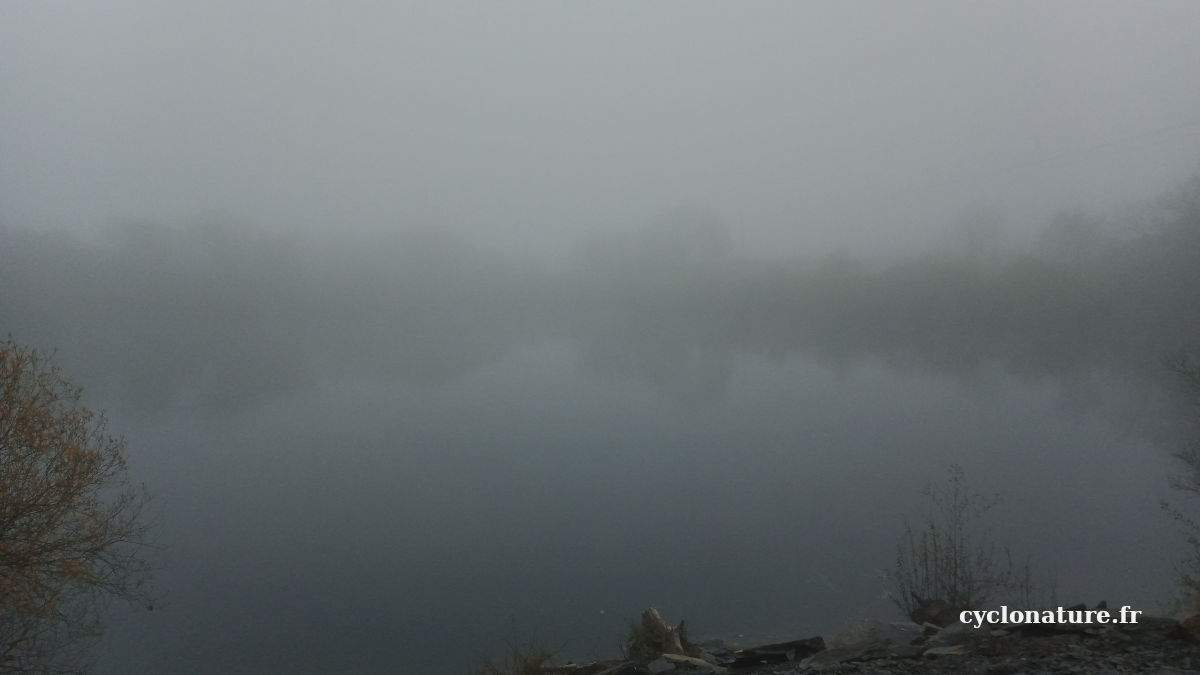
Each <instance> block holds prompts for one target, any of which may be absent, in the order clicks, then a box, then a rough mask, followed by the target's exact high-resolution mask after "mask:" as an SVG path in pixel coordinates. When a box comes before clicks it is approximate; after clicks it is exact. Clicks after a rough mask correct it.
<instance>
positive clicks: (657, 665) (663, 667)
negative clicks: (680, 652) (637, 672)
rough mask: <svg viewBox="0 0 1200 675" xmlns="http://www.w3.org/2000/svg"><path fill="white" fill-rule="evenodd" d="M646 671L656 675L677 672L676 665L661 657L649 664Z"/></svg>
mask: <svg viewBox="0 0 1200 675" xmlns="http://www.w3.org/2000/svg"><path fill="white" fill-rule="evenodd" d="M646 670H648V671H650V672H651V673H654V675H658V674H659V673H669V672H671V671H672V670H675V664H673V663H671V662H670V661H668V660H667V659H666V658H665V657H662V656H660V657H658V658H657V659H654V660H653V661H651V662H650V663H647V664H646Z"/></svg>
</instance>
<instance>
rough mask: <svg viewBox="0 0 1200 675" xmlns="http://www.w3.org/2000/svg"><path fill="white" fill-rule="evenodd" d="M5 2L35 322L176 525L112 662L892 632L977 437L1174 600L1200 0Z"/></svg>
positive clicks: (1125, 565) (991, 467)
mask: <svg viewBox="0 0 1200 675" xmlns="http://www.w3.org/2000/svg"><path fill="white" fill-rule="evenodd" d="M0 15H2V19H0V336H2V335H5V334H9V333H11V334H12V335H13V337H14V339H16V340H17V341H18V342H21V343H23V344H28V345H30V346H34V347H37V348H40V349H48V350H53V349H57V350H58V351H57V352H56V358H57V360H58V361H59V362H61V364H62V365H63V367H64V370H65V372H66V373H67V374H68V376H69V377H70V378H71V379H72V380H73V381H75V382H76V383H78V384H80V385H82V386H84V387H85V391H86V395H87V396H88V398H87V401H88V403H89V405H93V406H95V407H97V408H102V409H106V410H109V411H110V413H111V417H112V420H113V425H112V428H113V429H114V431H115V432H117V433H120V434H122V435H124V436H125V437H126V438H127V439H128V441H129V455H130V459H131V471H132V472H133V473H134V477H135V478H136V479H138V480H145V481H146V482H147V483H149V484H150V486H151V487H152V489H153V490H154V492H156V493H157V494H158V495H159V497H158V499H157V501H156V503H155V508H156V509H157V511H156V514H157V515H159V516H161V518H160V521H161V527H162V530H163V532H164V537H165V539H166V540H167V541H168V542H169V543H170V544H171V549H170V557H171V558H172V559H171V560H170V561H169V565H168V568H167V569H166V570H165V571H164V573H163V575H162V577H161V583H162V585H163V587H164V588H165V590H166V591H167V592H168V594H169V596H170V598H171V602H172V604H171V605H169V606H168V607H167V608H166V609H165V610H163V611H154V612H150V613H146V612H143V613H139V614H136V615H134V616H132V617H121V618H119V619H115V620H114V625H113V630H112V631H111V632H110V633H109V634H107V636H106V638H105V641H104V642H103V644H102V654H101V667H100V669H99V671H98V672H102V673H128V672H172V673H206V672H212V671H213V669H214V668H217V669H220V670H222V671H223V672H230V673H261V672H295V673H302V672H313V673H328V672H339V671H344V670H346V669H347V668H350V667H356V668H358V670H357V671H356V672H379V673H390V672H395V668H396V664H397V663H404V664H407V665H409V666H410V667H411V668H413V669H415V670H416V671H419V672H425V673H459V672H462V671H463V670H464V669H465V668H466V667H467V666H468V665H470V664H469V661H470V660H471V659H473V658H475V657H476V656H478V655H479V654H480V653H482V652H485V651H488V650H491V651H493V652H494V651H495V650H497V649H502V648H503V646H504V644H505V639H508V640H510V641H511V639H512V638H513V635H512V631H514V630H516V631H529V632H530V633H531V634H532V635H533V636H534V637H537V638H539V639H545V640H547V641H548V643H553V644H555V645H557V644H569V645H570V649H569V651H568V653H567V654H566V655H567V656H587V655H611V652H612V649H613V648H614V645H615V640H614V637H615V636H616V635H617V634H618V633H619V632H620V631H621V630H623V629H624V628H625V627H626V626H627V625H628V621H629V619H630V618H632V617H634V616H636V615H637V612H639V611H641V610H642V609H644V608H645V606H646V605H648V604H656V603H657V604H659V605H660V607H661V608H663V609H664V613H665V614H667V615H668V618H670V619H672V620H675V619H678V618H687V619H688V620H689V623H688V625H689V627H692V626H697V627H698V628H697V630H698V632H699V633H704V634H705V636H708V635H714V636H720V637H733V636H734V635H736V634H737V633H739V632H742V631H745V632H755V633H756V634H759V635H762V634H764V633H767V632H773V631H782V632H784V633H785V634H784V635H778V636H774V637H780V638H786V639H794V638H797V637H808V636H809V635H811V634H813V633H815V632H817V631H831V630H836V629H837V628H840V627H841V625H839V624H843V625H844V623H845V622H847V621H850V620H852V619H855V618H863V617H864V616H869V617H871V618H881V619H885V620H886V619H890V618H894V617H893V616H892V615H893V614H895V611H894V608H893V607H892V606H891V605H890V604H889V602H888V600H887V599H886V597H884V596H882V595H881V588H880V586H881V584H880V579H879V572H880V569H881V568H886V567H887V566H888V565H890V564H891V562H892V560H893V559H894V553H895V538H894V537H895V535H896V534H897V533H898V531H899V529H900V524H901V522H902V520H901V519H902V517H903V513H905V512H911V511H910V509H912V508H914V506H915V505H918V504H919V490H920V489H921V487H922V486H924V485H925V484H927V483H928V482H929V481H931V480H935V481H936V480H937V479H938V478H939V477H940V476H941V475H943V472H944V469H945V467H946V466H947V464H950V463H960V464H962V465H964V466H965V467H966V469H967V471H968V473H969V475H970V476H972V477H976V478H978V479H979V485H980V486H981V489H982V490H984V491H986V492H991V491H993V490H994V491H1002V492H1004V493H1005V495H1006V497H1008V501H1007V502H1006V507H1009V508H1010V510H1008V511H1006V512H1005V513H1006V515H1005V516H1003V518H1002V519H1001V521H1000V522H999V525H998V528H997V531H998V532H1001V533H1007V534H1011V535H1013V539H1012V541H1013V542H1014V547H1015V548H1016V549H1017V551H1018V552H1023V551H1026V550H1029V551H1030V552H1031V554H1032V555H1033V556H1034V557H1035V559H1036V561H1037V564H1038V570H1039V571H1047V570H1050V571H1052V573H1054V574H1057V575H1058V582H1059V590H1060V591H1062V593H1063V594H1064V596H1060V598H1059V599H1060V600H1062V601H1064V602H1068V603H1072V602H1077V601H1087V602H1093V603H1094V602H1095V601H1096V600H1098V599H1100V598H1101V597H1105V598H1107V599H1108V600H1109V601H1110V602H1113V603H1115V604H1121V602H1120V601H1119V600H1122V599H1123V600H1124V601H1125V602H1127V603H1129V602H1132V603H1137V608H1138V609H1143V610H1149V611H1154V610H1156V609H1157V608H1156V607H1154V606H1152V605H1153V602H1156V601H1159V600H1161V599H1164V598H1167V597H1169V595H1170V593H1171V589H1172V581H1171V576H1170V575H1171V572H1170V570H1171V566H1172V564H1173V562H1174V559H1173V558H1172V556H1173V555H1174V550H1175V549H1174V548H1173V547H1174V546H1176V545H1177V544H1178V538H1177V537H1176V533H1175V532H1173V531H1172V530H1171V524H1170V523H1169V522H1167V521H1166V518H1165V517H1164V516H1163V514H1162V512H1161V510H1160V508H1159V501H1158V500H1159V499H1160V498H1161V497H1163V496H1164V495H1168V496H1169V495H1171V493H1170V490H1169V488H1168V485H1167V476H1168V472H1169V468H1170V464H1169V461H1168V457H1167V453H1166V452H1165V451H1164V447H1170V446H1168V445H1167V444H1166V442H1164V438H1166V439H1168V440H1169V436H1168V433H1167V431H1164V429H1167V427H1168V426H1169V424H1168V423H1167V421H1166V418H1167V416H1168V414H1169V412H1164V411H1168V408H1167V407H1166V404H1165V400H1166V396H1165V394H1164V392H1165V391H1166V389H1165V388H1164V387H1163V386H1161V385H1162V379H1163V372H1162V370H1163V369H1162V359H1163V358H1164V357H1166V356H1170V355H1173V354H1176V353H1178V350H1179V349H1181V348H1188V349H1191V348H1194V347H1195V344H1194V339H1195V336H1196V335H1197V334H1200V333H1198V331H1200V309H1198V308H1200V305H1197V304H1196V302H1195V289H1196V288H1200V266H1197V265H1196V264H1195V260H1196V255H1195V251H1196V250H1197V249H1198V248H1200V229H1198V228H1197V223H1198V222H1200V209H1197V206H1196V205H1197V204H1198V203H1200V202H1198V201H1197V197H1196V195H1197V188H1198V186H1200V179H1193V180H1192V182H1191V183H1181V181H1186V180H1187V178H1188V176H1189V175H1193V176H1194V175H1195V174H1196V173H1197V171H1200V86H1197V75H1198V74H1200V40H1197V39H1196V27H1197V26H1200V2H1195V1H1193V0H1184V1H1180V2H1123V3H1109V2H1101V1H1099V0H1087V1H1080V2H1047V1H1043V0H1037V1H1031V2H1003V3H1000V2H995V3H964V2H959V1H957V0H954V1H947V2H940V3H928V2H927V3H918V2H891V1H887V2H872V3H868V2H857V3H848V2H832V1H831V2H825V3H816V2H786V3H784V2H780V3H746V2H737V3H733V2H730V3H722V4H717V3H700V2H645V3H643V2H638V3H633V2H630V3H614V2H604V3H599V2H592V3H584V2H577V3H565V2H546V3H516V2H512V3H499V2H490V1H487V2H485V1H479V2H470V3H452V2H436V3H425V4H401V3H394V2H357V3H350V2H346V3H316V2H313V3H304V2H294V1H286V2H285V1H279V2H244V1H239V2H215V1H213V2H194V3H182V2H132V1H131V2H118V1H111V2H74V3H67V2H62V3H48V2H6V3H4V4H3V5H0ZM1181 184H1184V185H1187V186H1188V187H1186V188H1185V189H1184V190H1180V189H1179V188H1178V186H1179V185H1181ZM1173 186H1175V193H1174V197H1173V198H1170V199H1164V200H1161V201H1160V202H1156V203H1154V204H1146V203H1144V200H1150V199H1153V198H1155V197H1156V196H1158V195H1161V194H1164V193H1167V192H1170V191H1171V190H1172V188H1173ZM1131 203H1133V204H1137V203H1141V204H1140V205H1135V206H1129V204H1131ZM1060 210H1072V211H1073V210H1082V211H1084V212H1086V213H1084V214H1079V213H1076V214H1074V215H1072V216H1070V217H1067V218H1063V219H1060V220H1059V221H1057V222H1058V225H1059V227H1058V228H1057V229H1056V230H1054V231H1053V232H1051V234H1053V235H1054V236H1047V237H1044V238H1041V239H1038V238H1035V237H1034V236H1030V235H1038V233H1040V232H1042V230H1043V227H1044V226H1045V225H1046V223H1047V222H1049V221H1050V220H1051V218H1052V217H1053V216H1054V214H1055V213H1056V212H1058V211H1060ZM1087 214H1092V215H1087ZM1147 223H1152V224H1154V225H1156V227H1153V228H1152V227H1147V226H1146V224H1147ZM993 226H994V228H993ZM1110 226H1113V227H1124V228H1125V229H1126V231H1127V232H1128V233H1130V234H1132V235H1137V236H1128V237H1124V238H1121V237H1107V236H1102V235H1103V234H1104V233H1103V230H1104V228H1106V227H1110ZM964 227H965V228H966V229H965V230H964V229H963V228H964ZM956 228H957V229H956ZM972 228H974V229H972ZM989 228H992V229H989ZM64 232H66V233H68V234H64ZM963 232H966V233H967V234H968V235H970V237H975V238H974V239H970V237H968V241H967V242H966V243H967V244H969V245H971V246H974V247H975V248H974V249H971V250H967V249H966V248H965V247H962V246H960V247H959V248H958V249H956V250H954V251H953V255H949V253H950V251H949V250H948V249H947V242H953V241H960V243H962V242H961V240H955V239H954V237H947V236H946V235H947V234H955V233H957V235H961V234H962V233H963ZM75 234H79V235H83V236H80V237H76V236H74V235H75ZM957 235H956V236H957ZM976 235H978V236H976ZM988 237H992V238H993V239H999V240H1001V242H1002V243H1003V242H1004V241H1007V242H1009V243H1011V244H1013V247H1014V248H1018V249H1019V250H1018V251H1016V252H1017V253H1023V254H1025V255H1010V254H1013V253H1014V251H1013V250H1011V249H1009V250H1005V249H1004V248H1003V246H993V244H995V243H996V242H995V241H991V242H989V241H988ZM1005 237H1007V239H1004V238H1005ZM1022 237H1024V238H1022ZM981 244H983V245H982V246H981ZM1035 244H1036V245H1037V246H1039V247H1040V249H1039V250H1036V251H1035V250H1033V249H1034V246H1035ZM1020 245H1023V248H1021V246H1020ZM989 246H990V248H989ZM931 247H932V248H935V249H938V255H937V256H924V257H922V256H918V257H913V258H907V257H904V258H897V259H893V260H887V261H872V264H858V262H860V261H861V259H862V258H865V257H868V256H878V255H881V254H885V253H886V254H894V253H898V252H899V253H912V252H916V251H921V250H924V249H928V248H931ZM493 248H494V249H500V250H501V251H503V252H504V253H505V254H507V255H502V254H497V253H496V252H495V251H490V250H489V249H493ZM984 249H987V250H984ZM813 256H816V257H818V258H823V260H822V262H821V264H817V265H800V264H794V261H793V260H791V259H792V258H806V257H813ZM764 257H775V258H787V260H784V261H764V260H762V259H761V258H764ZM531 260H532V261H534V262H536V263H538V264H531V263H530V261H531ZM543 261H544V262H545V263H546V264H540V263H541V262H543ZM1168 431H1169V429H1168ZM1114 495H1115V496H1117V497H1118V498H1114ZM693 619H694V620H695V621H694V622H693ZM506 631H507V632H506ZM829 635H830V633H828V632H826V636H827V637H828V636H829ZM464 636H467V637H465V638H464ZM464 641H466V642H467V643H468V644H469V645H470V647H471V648H469V649H464V648H463V645H464ZM475 647H478V648H475Z"/></svg>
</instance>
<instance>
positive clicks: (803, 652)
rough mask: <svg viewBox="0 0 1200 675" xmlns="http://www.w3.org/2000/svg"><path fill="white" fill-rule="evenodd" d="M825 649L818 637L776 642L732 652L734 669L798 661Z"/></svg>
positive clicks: (823, 643) (822, 641) (821, 639)
mask: <svg viewBox="0 0 1200 675" xmlns="http://www.w3.org/2000/svg"><path fill="white" fill-rule="evenodd" d="M823 649H825V640H824V639H823V638H821V637H820V636H817V637H811V638H806V639H804V640H792V641H791V642H777V643H774V644H769V645H760V646H758V647H748V648H746V649H739V650H737V651H736V652H734V657H735V658H734V661H733V663H732V664H730V665H731V666H732V667H734V668H740V667H743V666H749V665H759V664H764V663H783V662H786V661H799V660H801V659H803V658H806V657H808V656H810V655H812V654H815V653H817V652H819V651H822V650H823Z"/></svg>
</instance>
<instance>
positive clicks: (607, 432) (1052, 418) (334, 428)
mask: <svg viewBox="0 0 1200 675" xmlns="http://www.w3.org/2000/svg"><path fill="white" fill-rule="evenodd" d="M1117 426H1118V425H1115V424H1114V423H1113V422H1112V420H1111V419H1107V418H1106V417H1105V416H1104V415H1103V414H1101V413H1100V412H1097V411H1092V412H1083V413H1079V412H1076V413H1072V412H1070V411H1069V410H1066V409H1065V408H1064V400H1063V395H1062V393H1061V392H1059V391H1056V387H1055V386H1053V385H1043V386H1031V385H1022V384H1018V383H1016V382H1013V381H1011V380H1010V379H1007V378H1004V377H1003V376H1000V375H997V376H996V378H995V381H991V382H988V383H986V386H976V387H968V386H964V385H963V384H961V383H959V382H955V381H952V380H949V379H946V378H940V377H936V376H926V375H921V374H913V373H909V374H899V373H897V372H896V371H894V370H890V369H888V368H886V367H882V366H880V365H877V364H871V363H863V364H860V365H855V366H852V367H848V368H842V369H838V370H834V369H830V368H827V367H823V366H821V365H819V364H816V363H813V362H809V361H805V360H802V359H799V358H791V359H785V360H782V361H777V362H772V361H769V360H766V359H763V358H758V357H739V358H737V359H736V360H735V362H734V363H733V365H732V369H731V371H730V376H729V379H728V381H727V383H726V386H725V388H724V390H723V391H722V392H721V393H720V394H718V395H714V396H712V397H710V398H708V399H706V400H703V401H694V400H679V399H678V398H673V397H671V396H670V395H667V394H665V393H663V392H662V391H659V390H656V389H655V388H654V387H653V386H650V385H648V384H646V383H645V382H643V381H638V380H635V379H631V378H625V377H615V376H614V377H603V376H597V374H596V373H595V372H593V371H591V370H590V369H589V368H587V367H586V366H584V365H582V363H581V361H580V359H579V358H578V356H577V354H576V353H575V351H574V350H573V349H572V347H571V345H569V344H565V343H546V344H541V345H537V346H530V347H528V348H524V349H518V350H516V351H514V352H512V353H511V354H509V355H508V356H507V357H505V358H503V359H501V360H499V361H497V362H495V363H493V364H490V365H488V366H486V367H481V368H478V369H476V370H473V371H471V372H469V373H468V374H467V375H466V376H464V377H463V378H461V379H460V380H458V381H455V382H453V383H448V384H445V385H442V386H437V387H431V388H423V387H422V388H412V387H405V386H394V385H392V386H389V385H385V384H380V383H378V382H371V381H356V382H347V383H345V384H344V385H343V386H339V387H328V388H323V389H318V390H314V391H311V392H310V393H309V394H308V395H305V396H297V397H293V398H288V399H280V400H277V401H274V402H272V403H271V404H270V405H266V406H263V407H261V408H259V409H257V410H253V411H245V412H243V413H242V414H241V415H239V416H237V417H235V418H233V419H230V420H228V423H227V424H223V425H219V426H216V427H214V426H209V425H197V424H194V423H189V422H188V421H186V419H184V418H183V417H182V416H181V417H180V418H179V419H175V420H171V421H165V422H163V423H161V424H159V425H154V426H148V427H145V428H135V429H130V430H129V431H130V434H129V435H130V437H131V440H132V442H133V447H134V456H135V460H136V463H137V465H138V466H145V467H147V468H148V469H149V471H148V473H151V474H153V475H151V476H150V478H151V479H152V482H154V483H157V484H161V485H170V486H172V491H171V492H170V493H169V494H163V495H162V504H161V507H162V509H163V512H164V513H163V515H164V519H165V520H166V521H167V522H168V523H171V524H173V525H174V527H172V528H171V532H172V535H173V536H174V539H175V545H174V548H173V550H172V552H171V558H172V565H171V569H170V571H169V572H168V573H167V574H166V575H164V578H163V581H164V583H165V585H166V586H167V588H169V590H170V594H171V598H170V604H169V606H168V607H166V608H165V609H163V610H160V611H155V612H153V613H141V614H139V615H136V616H133V617H129V618H126V619H123V620H122V622H121V623H119V624H118V625H116V626H114V628H113V630H112V632H111V635H110V638H109V640H108V642H107V643H106V648H105V649H106V651H105V654H104V657H103V659H102V662H101V665H103V666H104V668H102V671H103V672H112V673H117V672H131V671H133V670H143V671H145V672H152V671H156V670H157V671H168V670H169V671H171V672H180V673H188V672H195V673H201V672H212V671H213V670H216V669H220V670H222V671H226V672H246V673H252V672H272V671H274V672H285V671H286V672H311V673H318V672H331V671H336V672H362V673H374V672H380V673H382V672H428V673H456V672H463V670H464V669H465V668H467V667H468V666H470V665H471V664H473V663H477V662H478V661H479V659H480V658H481V657H482V656H483V655H484V654H497V653H500V652H502V651H503V649H504V647H505V645H506V643H507V642H508V641H511V640H516V639H532V640H536V641H539V642H545V643H546V644H550V645H552V646H554V647H560V646H561V647H562V648H563V651H564V653H566V654H568V655H574V656H580V657H583V656H595V655H600V656H603V655H613V654H615V653H616V651H617V647H616V646H617V644H618V639H619V636H620V634H621V633H622V631H623V630H624V629H625V627H626V626H627V624H628V621H629V620H631V619H632V618H633V617H635V616H636V615H637V613H638V612H640V610H641V609H643V608H645V607H647V606H650V605H653V606H656V607H658V608H660V610H662V611H663V612H664V613H665V614H666V615H667V616H668V617H670V618H676V619H677V618H682V617H686V618H687V619H688V620H689V625H691V626H692V630H693V631H694V632H696V633H698V634H700V635H713V636H721V637H727V638H732V637H736V636H738V635H746V636H754V637H762V638H764V639H765V638H769V637H776V636H778V637H785V636H794V637H795V636H800V635H809V634H813V633H824V634H826V635H828V634H829V632H830V631H832V630H835V629H836V628H838V627H839V626H841V625H844V624H846V623H849V622H850V621H852V620H853V619H855V618H863V617H878V618H884V619H887V618H891V617H893V615H894V614H895V612H896V610H895V609H894V607H892V606H891V605H890V603H889V602H888V600H886V599H885V597H884V594H885V592H886V583H885V581H884V580H883V578H882V571H883V570H886V569H889V568H890V566H891V564H892V561H893V559H894V552H895V542H896V537H897V536H898V534H899V531H900V528H901V526H902V514H904V513H915V512H916V510H917V508H918V507H919V506H920V505H921V503H922V502H921V498H920V495H919V494H918V493H919V490H920V488H921V487H922V486H923V485H924V484H925V483H926V482H927V481H931V480H932V481H938V480H940V479H941V477H942V476H943V475H944V472H945V468H946V466H947V465H948V464H950V463H959V464H961V465H962V466H964V468H965V469H966V471H967V475H968V478H970V479H971V480H972V482H973V484H975V485H976V486H977V487H978V488H979V489H980V490H982V491H984V492H994V491H998V492H1001V493H1002V494H1003V496H1004V497H1005V500H1006V501H1005V502H1004V503H1003V504H1002V505H1001V506H1000V507H998V509H997V510H996V511H995V515H996V516H997V518H996V519H995V520H994V521H992V522H993V525H994V527H995V528H996V537H997V538H998V539H1002V540H1005V541H1008V542H1009V543H1010V544H1011V545H1012V547H1013V549H1014V550H1015V551H1018V552H1029V553H1031V554H1032V556H1033V561H1034V563H1035V566H1036V567H1037V569H1038V570H1039V571H1053V573H1054V575H1055V578H1056V579H1057V584H1058V586H1057V590H1058V593H1059V596H1060V597H1061V598H1062V599H1064V600H1065V601H1067V602H1068V603H1071V602H1075V601H1078V600H1087V601H1092V602H1094V601H1096V600H1099V599H1100V597H1101V596H1102V597H1106V598H1110V601H1115V600H1111V599H1117V598H1119V599H1120V602H1122V603H1127V604H1133V605H1135V606H1137V607H1146V608H1147V609H1155V608H1156V605H1155V604H1154V603H1156V602H1158V601H1159V600H1161V599H1163V598H1164V597H1166V596H1167V595H1169V593H1170V590H1171V589H1170V580H1169V579H1168V578H1166V573H1168V572H1169V569H1170V568H1169V565H1170V560H1171V557H1170V555H1169V552H1170V551H1171V550H1172V549H1173V547H1174V545H1175V540H1174V538H1173V534H1172V533H1171V532H1170V531H1169V529H1168V528H1166V527H1165V526H1164V522H1163V520H1164V519H1163V518H1162V517H1161V515H1160V514H1159V513H1158V507H1157V504H1156V500H1155V497H1156V496H1157V495H1159V494H1165V493H1166V480H1165V476H1166V463H1165V461H1164V459H1163V453H1162V452H1161V451H1160V450H1158V449H1156V448H1153V447H1151V446H1150V445H1149V444H1148V443H1147V442H1146V441H1144V440H1141V439H1139V438H1137V437H1136V436H1133V435H1127V434H1123V433H1122V431H1121V429H1119V428H1116V427H1117ZM163 453H169V456H170V460H169V461H161V457H162V454H163ZM184 524H186V527H187V530H186V531H181V530H180V529H179V528H180V527H181V526H183V525H184ZM747 639H749V638H747ZM401 666H403V667H401Z"/></svg>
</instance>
